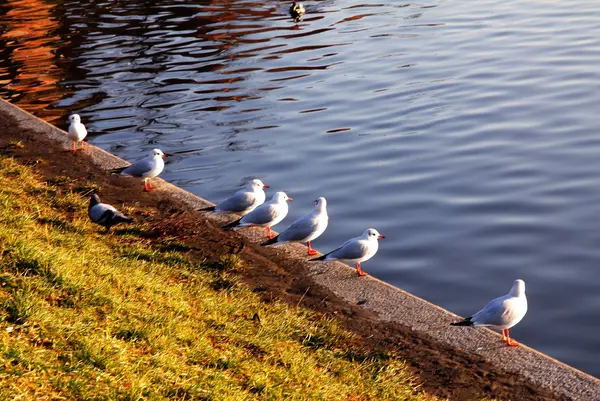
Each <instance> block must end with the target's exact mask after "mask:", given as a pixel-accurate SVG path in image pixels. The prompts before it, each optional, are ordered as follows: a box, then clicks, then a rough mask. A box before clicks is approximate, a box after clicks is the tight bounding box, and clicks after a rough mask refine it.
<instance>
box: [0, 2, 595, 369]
mask: <svg viewBox="0 0 600 401" xmlns="http://www.w3.org/2000/svg"><path fill="white" fill-rule="evenodd" d="M160 3H161V4H160V5H157V4H155V2H153V1H139V0H129V1H127V2H123V1H110V0H106V1H80V2H72V1H61V2H58V1H40V0H37V1H25V0H21V1H10V0H7V1H4V2H2V3H0V54H1V60H0V94H1V95H2V96H3V97H5V98H10V99H11V100H12V101H13V102H14V103H16V104H18V105H20V106H22V107H24V108H26V109H28V110H31V111H32V112H34V113H35V114H37V115H40V116H42V117H44V118H46V119H47V120H49V121H51V122H53V123H56V124H57V125H59V126H62V127H64V126H65V124H64V119H65V117H66V116H67V115H68V114H69V112H70V111H77V112H78V113H80V114H81V115H82V116H83V120H84V122H85V123H86V124H87V126H88V128H89V130H90V131H91V132H92V133H93V134H92V138H91V142H92V143H94V144H96V145H98V146H100V147H103V148H105V149H108V150H110V151H112V152H114V153H116V154H118V155H120V156H122V157H124V158H127V159H136V158H139V157H142V156H144V155H145V154H146V153H147V152H148V150H149V149H152V148H154V147H160V148H162V149H163V150H164V151H165V152H168V153H174V154H175V155H176V156H175V157H174V158H172V159H171V160H170V162H169V164H168V165H167V170H166V172H165V173H164V175H163V176H164V178H165V179H167V180H169V181H171V182H173V183H175V184H177V185H180V186H182V187H184V188H186V189H188V190H190V191H192V192H194V193H197V194H200V195H202V196H204V197H206V198H208V199H211V200H213V201H218V200H220V199H222V198H224V197H226V196H228V195H229V194H230V193H232V192H233V190H234V187H236V186H238V185H240V184H241V183H242V182H243V181H244V180H246V179H247V178H249V177H260V178H261V179H263V180H264V181H265V182H266V183H268V184H269V185H271V187H272V188H273V189H276V190H285V191H287V192H288V193H289V194H290V196H293V197H294V199H295V201H294V202H293V204H292V208H291V211H290V216H289V217H288V219H287V220H286V221H285V222H284V224H281V225H280V226H278V227H277V228H279V229H282V228H284V227H285V223H288V222H291V221H292V219H294V218H296V217H298V216H300V215H302V214H304V213H305V212H306V211H308V210H309V209H310V208H311V205H312V204H311V201H312V200H313V199H315V198H316V197H317V196H321V195H322V196H326V197H327V198H328V200H329V204H330V217H331V220H330V228H329V229H328V231H327V232H326V233H325V234H324V235H323V236H322V237H321V238H320V239H318V240H317V241H315V246H316V247H318V248H319V249H320V250H322V251H326V250H329V249H332V248H333V247H335V246H336V245H338V244H339V243H340V242H341V241H343V240H345V239H347V238H348V237H351V236H355V235H359V234H360V233H362V231H363V230H364V229H365V228H367V227H375V228H377V229H378V230H379V231H380V232H382V233H383V234H385V235H386V237H387V238H386V239H385V240H384V241H383V242H382V243H381V246H380V251H379V253H378V254H377V256H376V257H375V258H374V259H372V260H371V261H369V262H367V263H365V265H364V268H365V270H366V271H367V272H369V273H371V274H373V275H374V276H377V277H379V278H381V279H383V280H386V281H388V282H391V283H393V284H395V285H397V286H399V287H401V288H404V289H406V290H408V291H411V292H413V293H415V294H417V295H419V296H422V297H424V298H425V299H427V300H429V301H431V302H434V303H437V304H440V305H441V306H443V307H445V308H448V309H450V310H452V311H454V312H456V313H459V314H462V315H468V314H470V313H472V312H474V311H476V310H477V309H478V308H479V307H480V306H482V305H483V304H484V303H485V302H487V300H489V299H491V298H492V297H495V296H499V295H502V294H504V293H506V292H508V290H509V289H510V286H511V284H512V281H513V280H514V279H516V278H523V279H524V280H525V281H526V282H527V285H528V287H527V292H528V296H529V304H530V309H529V314H528V315H527V317H526V318H525V319H524V320H523V322H522V323H520V324H519V326H517V327H516V328H515V329H514V331H513V334H514V336H515V337H516V339H517V340H519V341H522V342H524V343H526V344H528V345H531V346H533V347H535V348H537V349H540V350H541V351H544V352H547V353H548V354H550V355H552V356H554V357H556V358H558V359H560V360H562V361H564V362H567V363H569V364H572V365H574V366H576V367H578V368H581V369H583V370H585V371H587V372H590V373H592V374H594V375H596V376H600V364H598V363H597V360H598V358H599V355H600V319H598V316H599V311H600V279H599V278H598V276H597V275H596V270H598V269H599V268H600V246H599V245H600V224H599V222H600V136H599V135H598V132H597V125H598V124H597V121H598V110H599V108H600V91H599V90H598V88H599V87H600V68H598V64H599V61H600V36H599V35H598V32H599V28H600V3H598V2H593V1H589V0H572V1H570V2H564V1H555V0H544V1H541V0H537V1H535V0H522V1H510V0H509V1H506V0H502V1H500V0H482V1H477V2H473V1H470V0H456V1H452V2H450V1H441V0H438V1H431V2H423V3H403V2H390V1H389V0H388V1H385V2H382V1H374V0H371V1H369V0H355V1H352V0H350V1H344V2H336V1H329V0H326V1H321V2H307V3H305V5H306V6H307V9H308V14H307V16H306V17H305V18H304V20H303V21H301V22H299V23H294V22H293V21H291V19H290V18H289V17H288V16H287V15H286V9H287V7H288V6H289V4H288V3H283V2H279V3H276V2H272V1H269V2H259V1H244V0H233V1H201V2H200V3H199V4H192V3H191V2H185V1H174V0H167V1H162V2H160Z"/></svg>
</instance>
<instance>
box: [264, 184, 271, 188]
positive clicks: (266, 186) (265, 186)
mask: <svg viewBox="0 0 600 401" xmlns="http://www.w3.org/2000/svg"><path fill="white" fill-rule="evenodd" d="M263 188H271V187H270V186H268V185H263Z"/></svg>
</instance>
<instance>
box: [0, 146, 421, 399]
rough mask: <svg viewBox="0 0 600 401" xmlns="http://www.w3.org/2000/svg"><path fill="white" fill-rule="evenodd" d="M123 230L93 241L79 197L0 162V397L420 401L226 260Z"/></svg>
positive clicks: (320, 321) (396, 369)
mask: <svg viewBox="0 0 600 401" xmlns="http://www.w3.org/2000/svg"><path fill="white" fill-rule="evenodd" d="M65 180H67V179H66V178H65ZM132 227H133V228H131V229H127V230H120V231H118V234H109V235H102V234H101V230H102V229H101V228H100V227H98V226H94V225H92V224H91V223H90V222H89V221H88V219H87V197H84V196H82V195H80V194H78V193H71V192H67V191H66V190H64V189H61V180H60V179H57V180H53V181H52V182H51V183H47V182H43V181H41V180H40V179H39V178H38V177H36V176H35V175H34V174H33V173H32V172H31V170H30V169H29V168H28V167H24V166H20V165H18V164H17V163H16V162H14V161H13V160H12V159H9V158H1V157H0V257H1V268H0V400H12V399H13V398H14V397H16V396H21V397H22V398H20V399H37V400H45V399H48V400H50V399H80V400H85V399H90V400H91V399H94V400H104V399H106V400H109V399H110V400H114V399H122V400H142V399H148V400H160V399H167V398H169V399H181V400H183V399H201V400H213V399H215V400H247V399H274V400H276V399H282V400H283V399H285V400H304V399H319V400H344V399H345V400H367V399H373V400H375V399H377V400H388V399H390V400H391V399H415V400H421V399H431V397H428V396H425V395H423V394H421V393H420V392H419V391H418V389H416V387H415V385H414V383H413V381H412V380H411V378H410V375H409V373H408V371H407V369H406V368H405V367H404V365H403V363H402V362H401V361H399V360H397V359H396V358H394V357H393V356H392V355H384V354H369V353H368V352H365V351H361V350H360V349H357V348H356V347H353V346H352V345H353V344H356V342H357V339H356V338H354V335H353V334H351V333H348V332H346V331H344V330H343V329H341V328H340V327H339V326H338V325H337V324H336V322H335V321H332V320H330V319H327V318H325V317H322V316H319V315H317V314H314V313H312V312H310V311H308V310H305V309H302V308H291V307H289V306H286V305H283V304H280V303H277V302H273V303H269V304H265V303H264V302H261V301H260V300H259V298H258V297H257V296H256V295H254V294H253V293H252V292H251V291H249V290H248V289H246V288H245V287H243V286H241V285H238V284H237V283H236V280H235V278H234V276H233V275H232V270H235V269H243V266H240V263H239V261H238V260H237V259H236V258H235V257H231V256H229V257H228V256H224V257H222V258H221V260H219V261H205V262H203V263H195V262H193V261H190V260H189V259H188V258H187V257H186V254H185V246H179V245H178V244H176V243H173V242H172V241H169V239H164V240H160V241H156V240H155V241H154V242H150V240H148V239H143V238H142V237H140V236H139V233H140V232H143V231H144V230H146V229H148V227H144V226H143V224H139V225H135V226H132Z"/></svg>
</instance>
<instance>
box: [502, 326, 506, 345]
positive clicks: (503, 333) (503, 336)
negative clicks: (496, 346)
mask: <svg viewBox="0 0 600 401" xmlns="http://www.w3.org/2000/svg"><path fill="white" fill-rule="evenodd" d="M502 341H504V342H506V329H502Z"/></svg>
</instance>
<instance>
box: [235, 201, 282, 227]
mask: <svg viewBox="0 0 600 401" xmlns="http://www.w3.org/2000/svg"><path fill="white" fill-rule="evenodd" d="M280 213H281V208H279V207H276V205H274V204H272V203H263V204H262V205H260V206H259V207H257V208H256V209H254V210H253V211H251V212H250V213H248V214H247V215H245V216H244V217H242V220H241V221H240V223H241V224H244V225H257V226H258V225H264V224H268V223H270V222H271V221H273V220H275V219H276V218H277V216H279V214H280Z"/></svg>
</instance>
